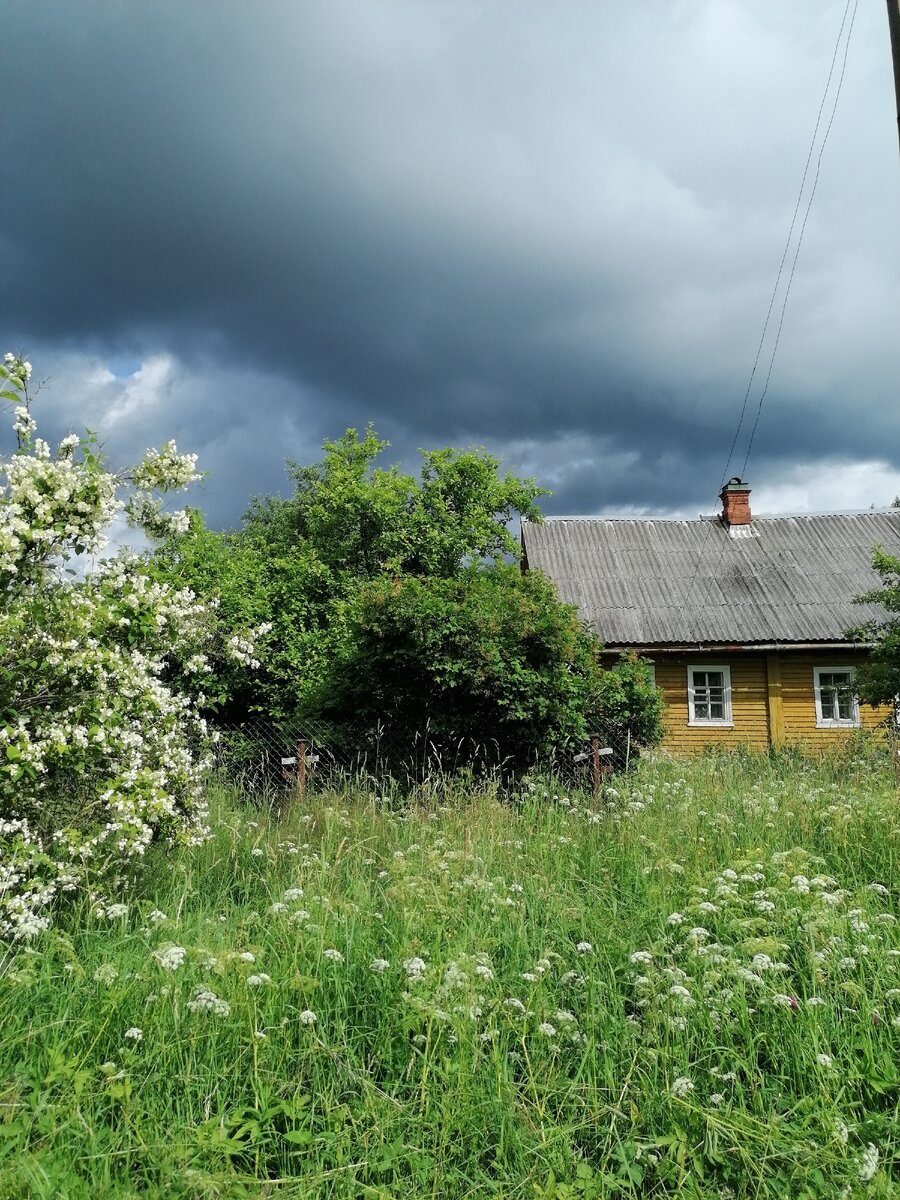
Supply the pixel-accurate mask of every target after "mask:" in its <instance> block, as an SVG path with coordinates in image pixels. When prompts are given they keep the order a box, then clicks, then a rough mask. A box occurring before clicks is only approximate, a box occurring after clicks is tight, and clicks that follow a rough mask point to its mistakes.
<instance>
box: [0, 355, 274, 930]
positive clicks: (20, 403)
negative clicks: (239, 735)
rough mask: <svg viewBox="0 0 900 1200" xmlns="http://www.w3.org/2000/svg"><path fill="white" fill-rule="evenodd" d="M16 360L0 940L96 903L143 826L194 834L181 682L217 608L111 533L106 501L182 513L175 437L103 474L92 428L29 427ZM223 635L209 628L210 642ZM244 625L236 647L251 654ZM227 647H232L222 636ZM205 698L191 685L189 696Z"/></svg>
mask: <svg viewBox="0 0 900 1200" xmlns="http://www.w3.org/2000/svg"><path fill="white" fill-rule="evenodd" d="M30 374H31V366H30V364H29V363H27V362H25V361H23V360H22V359H20V358H16V357H15V356H13V355H11V354H7V355H6V357H5V359H4V362H3V364H2V365H0V389H2V390H0V399H2V401H4V402H6V403H7V404H8V405H10V406H11V407H13V408H14V424H13V428H14V430H15V434H16V437H17V441H18V448H17V450H16V451H15V452H14V453H13V454H11V455H10V456H9V457H7V458H6V459H0V939H5V940H7V939H17V938H28V937H33V936H34V935H35V934H37V933H38V932H40V930H42V929H44V928H46V926H47V925H48V924H49V921H50V916H51V911H52V906H53V903H54V901H56V900H58V899H59V898H60V896H61V895H62V894H64V893H76V892H86V893H87V894H88V895H89V896H90V897H91V899H92V901H93V902H94V904H95V906H96V907H98V908H99V907H101V906H103V905H104V903H105V900H106V897H107V895H108V894H109V891H110V888H111V887H113V886H115V883H116V882H117V881H118V880H119V879H121V878H122V877H123V874H124V871H125V869H126V868H127V866H128V865H129V863H133V862H134V861H135V860H137V859H139V858H140V856H142V855H143V854H144V852H145V850H146V849H147V847H148V846H149V845H150V844H151V843H152V842H154V841H161V842H168V843H174V842H177V841H184V840H187V841H188V842H191V841H196V840H199V839H202V838H203V837H204V836H205V832H206V804H205V798H204V774H205V772H206V770H207V768H208V766H209V763H210V740H209V737H208V735H207V731H206V726H205V722H204V721H203V720H202V718H201V717H200V715H199V713H198V711H197V707H196V701H195V700H193V699H190V698H189V697H188V696H187V694H186V693H185V691H184V690H183V689H181V688H180V687H179V686H178V680H179V679H181V678H184V676H185V674H186V673H191V672H194V673H196V672H197V671H201V672H205V671H206V670H208V669H209V664H210V655H211V653H214V652H215V646H214V643H215V641H216V629H215V617H214V613H213V612H212V611H211V609H210V608H209V607H208V606H204V605H202V604H200V603H199V602H198V601H197V599H196V597H195V596H194V594H193V593H192V592H191V591H190V590H188V589H182V590H178V589H177V588H174V587H172V586H171V585H167V584H164V583H159V582H156V581H153V580H151V579H149V578H148V577H147V576H146V574H144V573H142V570H141V560H140V559H139V558H138V557H137V556H135V555H133V554H130V555H129V554H126V553H123V552H120V553H119V555H118V556H117V557H115V558H112V559H109V560H107V561H101V562H100V563H99V565H94V566H92V567H91V569H89V570H82V571H81V573H79V572H78V571H73V570H71V569H67V568H66V563H67V561H69V560H71V559H73V558H75V557H76V556H79V555H90V556H94V555H96V554H98V553H99V552H100V551H101V550H102V549H103V547H104V545H105V544H106V541H107V539H106V531H107V530H108V528H109V525H110V522H111V521H112V520H113V518H114V517H116V516H117V514H119V513H122V512H124V514H125V515H126V516H127V518H128V520H129V522H130V523H131V524H132V525H134V526H136V527H139V528H141V529H143V530H144V531H145V532H146V533H148V534H149V535H150V536H151V537H158V536H160V535H162V534H165V533H166V532H168V531H171V530H172V529H178V528H181V527H182V526H183V524H184V521H185V516H184V514H183V513H166V512H164V511H163V498H164V496H165V495H166V493H169V492H171V491H173V490H179V489H183V488H185V487H187V486H188V484H190V483H191V482H193V481H194V480H195V479H198V478H199V476H198V475H197V472H196V456H195V455H191V454H180V453H179V452H178V450H177V448H176V446H175V443H174V442H170V443H169V444H168V445H167V446H165V447H164V448H163V449H162V450H161V451H155V450H151V451H149V452H148V453H147V455H146V456H145V458H144V461H143V462H142V463H141V464H140V465H139V466H137V467H135V468H134V469H132V470H130V471H125V472H119V473H118V474H114V473H112V472H110V471H109V470H108V469H107V468H106V465H105V463H104V461H103V457H102V455H101V453H100V451H99V448H98V445H97V441H96V438H95V437H94V436H93V435H89V436H87V437H85V438H80V437H78V436H77V435H75V434H70V435H69V436H68V437H66V438H64V439H63V440H62V442H60V444H59V446H58V447H56V449H55V451H54V450H52V449H51V447H50V446H49V445H48V444H47V442H45V441H44V440H43V439H41V438H40V437H38V436H37V435H36V429H37V426H36V423H35V420H34V417H33V416H32V413H31V398H30V396H29V391H28V381H29V377H30ZM219 640H220V641H221V639H219ZM250 646H252V633H248V634H247V635H246V637H245V638H244V639H243V640H242V645H241V651H242V653H244V654H252V650H249V649H248V648H247V647H250ZM221 651H222V653H224V654H227V653H228V646H227V644H224V645H222V646H221ZM201 702H202V697H201Z"/></svg>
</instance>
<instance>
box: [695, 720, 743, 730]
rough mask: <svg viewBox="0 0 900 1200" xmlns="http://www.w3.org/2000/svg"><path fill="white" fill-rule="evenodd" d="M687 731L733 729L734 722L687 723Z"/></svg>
mask: <svg viewBox="0 0 900 1200" xmlns="http://www.w3.org/2000/svg"><path fill="white" fill-rule="evenodd" d="M688 729H734V721H693V720H691V721H688Z"/></svg>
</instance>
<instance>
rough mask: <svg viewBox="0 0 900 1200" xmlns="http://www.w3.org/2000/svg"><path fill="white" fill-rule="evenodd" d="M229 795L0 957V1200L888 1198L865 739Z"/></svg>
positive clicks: (884, 810) (886, 842)
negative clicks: (192, 826) (858, 751)
mask: <svg viewBox="0 0 900 1200" xmlns="http://www.w3.org/2000/svg"><path fill="white" fill-rule="evenodd" d="M214 802H215V803H214V809H215V814H216V816H215V822H214V836H213V838H212V840H211V841H210V842H209V843H207V844H206V845H204V846H202V847H200V848H199V849H197V850H196V851H194V852H193V853H192V854H190V855H188V854H185V855H183V856H180V857H177V858H171V859H170V858H166V857H164V856H163V855H162V854H158V855H157V856H156V857H155V858H153V859H151V860H150V861H149V862H148V863H147V865H146V870H145V873H144V875H143V876H142V877H141V878H140V879H139V880H138V881H136V883H135V884H134V886H133V889H132V891H131V893H130V894H129V895H127V896H126V897H125V899H126V900H127V903H128V911H127V913H125V914H120V915H116V914H117V913H118V912H119V910H118V909H116V908H113V909H112V910H111V912H108V913H106V914H105V915H102V916H92V915H91V914H90V913H89V912H88V911H87V909H86V908H79V909H75V910H73V911H71V912H68V913H64V914H62V915H61V917H60V919H59V921H58V923H57V925H56V927H55V928H54V930H52V931H51V933H50V934H49V935H48V936H46V937H45V938H44V939H43V940H42V941H40V942H38V943H37V944H36V945H35V946H34V947H33V948H30V949H27V950H19V951H17V952H12V951H8V952H7V953H6V956H5V958H4V959H3V965H2V967H0V1022H2V1025H0V1028H2V1038H0V1121H2V1124H0V1198H2V1200H13V1198H15V1200H19V1198H21V1197H67V1198H71V1200H81V1198H82V1197H84V1198H88V1197H90V1198H91V1200H96V1198H98V1197H126V1196H128V1197H139V1196H140V1197H171V1198H173V1200H174V1198H175V1197H178V1198H179V1200H181V1198H185V1200H186V1198H188V1197H190V1198H200V1197H203V1198H206V1197H261V1196H270V1197H278V1196H284V1197H288V1196H289V1197H319V1196H335V1197H354V1198H355V1197H371V1198H373V1200H374V1198H376V1197H381V1198H385V1200H386V1198H388V1197H397V1198H398V1200H399V1198H401V1197H456V1196H460V1197H462V1196H493V1197H507V1198H512V1197H521V1198H524V1197H530V1198H535V1197H541V1198H545V1200H562V1198H563V1197H580V1198H587V1200H590V1198H591V1197H605V1196H626V1197H627V1196H631V1197H638V1196H651V1195H653V1196H666V1195H670V1196H687V1197H691V1196H694V1197H719V1196H721V1197H726V1196H744V1195H748V1196H751V1195H752V1196H772V1197H801V1196H808V1197H820V1196H835V1197H838V1196H847V1197H849V1196H853V1195H867V1196H892V1195H895V1194H897V1189H898V1179H900V1169H898V1168H900V1162H898V1164H897V1166H895V1165H894V1159H895V1155H897V1154H898V1151H897V1133H896V1129H897V1105H898V1095H900V1070H898V1066H900V1061H898V1060H900V932H898V927H897V923H896V916H897V908H898V883H900V878H898V873H897V864H898V852H900V815H898V809H897V796H896V788H895V785H894V781H893V777H892V776H890V777H889V775H888V773H887V770H886V768H885V767H884V766H883V765H879V764H878V763H877V762H876V761H875V760H873V759H871V758H867V759H857V760H844V761H840V762H833V763H831V764H827V763H819V764H813V763H809V762H806V761H804V760H802V759H800V758H797V757H793V758H792V757H789V756H787V757H781V758H777V757H776V758H774V759H767V758H754V757H751V756H741V755H730V756H718V757H710V758H706V759H701V760H697V761H696V762H692V763H690V764H685V763H683V762H670V761H668V760H665V759H660V760H658V761H655V762H650V763H648V762H644V763H641V764H640V766H639V768H638V770H637V771H636V772H635V773H634V774H633V775H631V776H629V778H628V781H627V783H616V784H615V786H614V787H610V788H608V789H607V791H606V794H605V795H604V797H603V798H602V800H601V801H600V802H595V800H594V797H593V796H588V795H582V794H578V793H574V792H566V791H565V790H563V789H561V788H560V787H557V786H554V784H553V783H552V781H551V782H549V783H548V782H542V781H535V782H534V784H533V786H532V787H531V788H530V789H526V791H525V792H524V793H523V795H522V797H520V798H519V799H518V800H516V801H514V802H512V801H508V800H507V801H501V799H500V798H499V797H498V796H497V795H496V794H495V793H494V792H493V791H492V790H491V789H490V787H484V788H481V789H480V790H473V789H472V788H471V787H463V786H461V785H454V784H453V783H452V781H447V780H436V781H434V783H433V785H432V786H431V787H430V788H429V789H425V790H423V792H422V794H421V795H419V796H418V797H417V798H414V799H413V800H412V801H410V802H408V803H405V804H403V805H401V804H400V802H399V801H396V800H394V799H392V798H387V797H381V796H379V795H377V794H373V793H370V792H366V791H363V790H359V791H354V790H352V789H348V791H347V792H346V793H345V794H340V795H338V794H332V795H325V796H321V797H318V798H313V799H311V800H309V801H307V802H306V804H305V805H304V806H303V807H300V806H289V807H288V808H287V810H286V811H284V812H281V813H279V814H277V816H276V815H275V814H273V813H272V812H270V811H268V810H267V809H266V808H265V807H263V808H260V807H259V806H258V804H254V803H252V802H251V800H250V799H248V798H244V797H241V796H239V795H235V794H232V793H229V792H228V791H227V790H226V789H223V788H220V789H218V790H217V791H216V794H215V796H214ZM129 1035H130V1036H129Z"/></svg>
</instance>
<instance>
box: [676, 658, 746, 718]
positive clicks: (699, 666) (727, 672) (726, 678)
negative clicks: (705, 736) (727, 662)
mask: <svg viewBox="0 0 900 1200" xmlns="http://www.w3.org/2000/svg"><path fill="white" fill-rule="evenodd" d="M701 671H702V672H704V673H705V672H707V671H721V672H722V680H723V683H724V685H725V697H724V699H725V716H724V717H698V716H697V715H696V712H695V709H694V695H695V688H694V675H695V674H696V673H699V672H701ZM687 682H688V725H689V726H691V727H692V728H695V729H733V728H734V714H733V712H732V708H731V668H730V667H726V666H723V665H722V664H721V663H710V664H709V665H708V666H707V665H706V664H705V663H694V665H693V666H690V667H688V669H687Z"/></svg>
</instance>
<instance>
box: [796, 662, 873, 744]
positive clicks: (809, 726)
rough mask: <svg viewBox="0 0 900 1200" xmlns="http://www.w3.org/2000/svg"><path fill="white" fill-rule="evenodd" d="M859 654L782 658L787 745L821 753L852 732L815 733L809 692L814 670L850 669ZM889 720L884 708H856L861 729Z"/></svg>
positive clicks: (836, 730)
mask: <svg viewBox="0 0 900 1200" xmlns="http://www.w3.org/2000/svg"><path fill="white" fill-rule="evenodd" d="M862 658H863V656H862V655H861V654H860V653H859V651H856V652H851V653H849V654H848V653H844V652H843V651H840V650H838V651H834V650H829V651H823V652H822V653H821V654H782V655H781V693H782V698H783V705H784V740H785V743H786V744H787V745H790V744H791V743H792V742H802V743H803V744H804V745H806V746H809V747H811V748H813V749H816V748H818V749H825V748H827V747H828V746H833V745H835V743H836V742H839V741H840V739H841V738H846V737H847V736H848V734H852V733H853V730H852V729H817V728H816V702H815V692H814V688H813V668H814V667H829V666H831V667H854V666H857V665H858V664H859V663H860V662H861V661H862ZM889 716H890V708H889V707H888V706H885V707H882V708H870V707H869V706H868V705H867V704H860V706H859V719H860V725H861V726H862V728H863V729H874V728H875V726H876V725H878V724H879V723H880V722H881V721H883V720H884V719H885V718H886V717H889Z"/></svg>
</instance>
